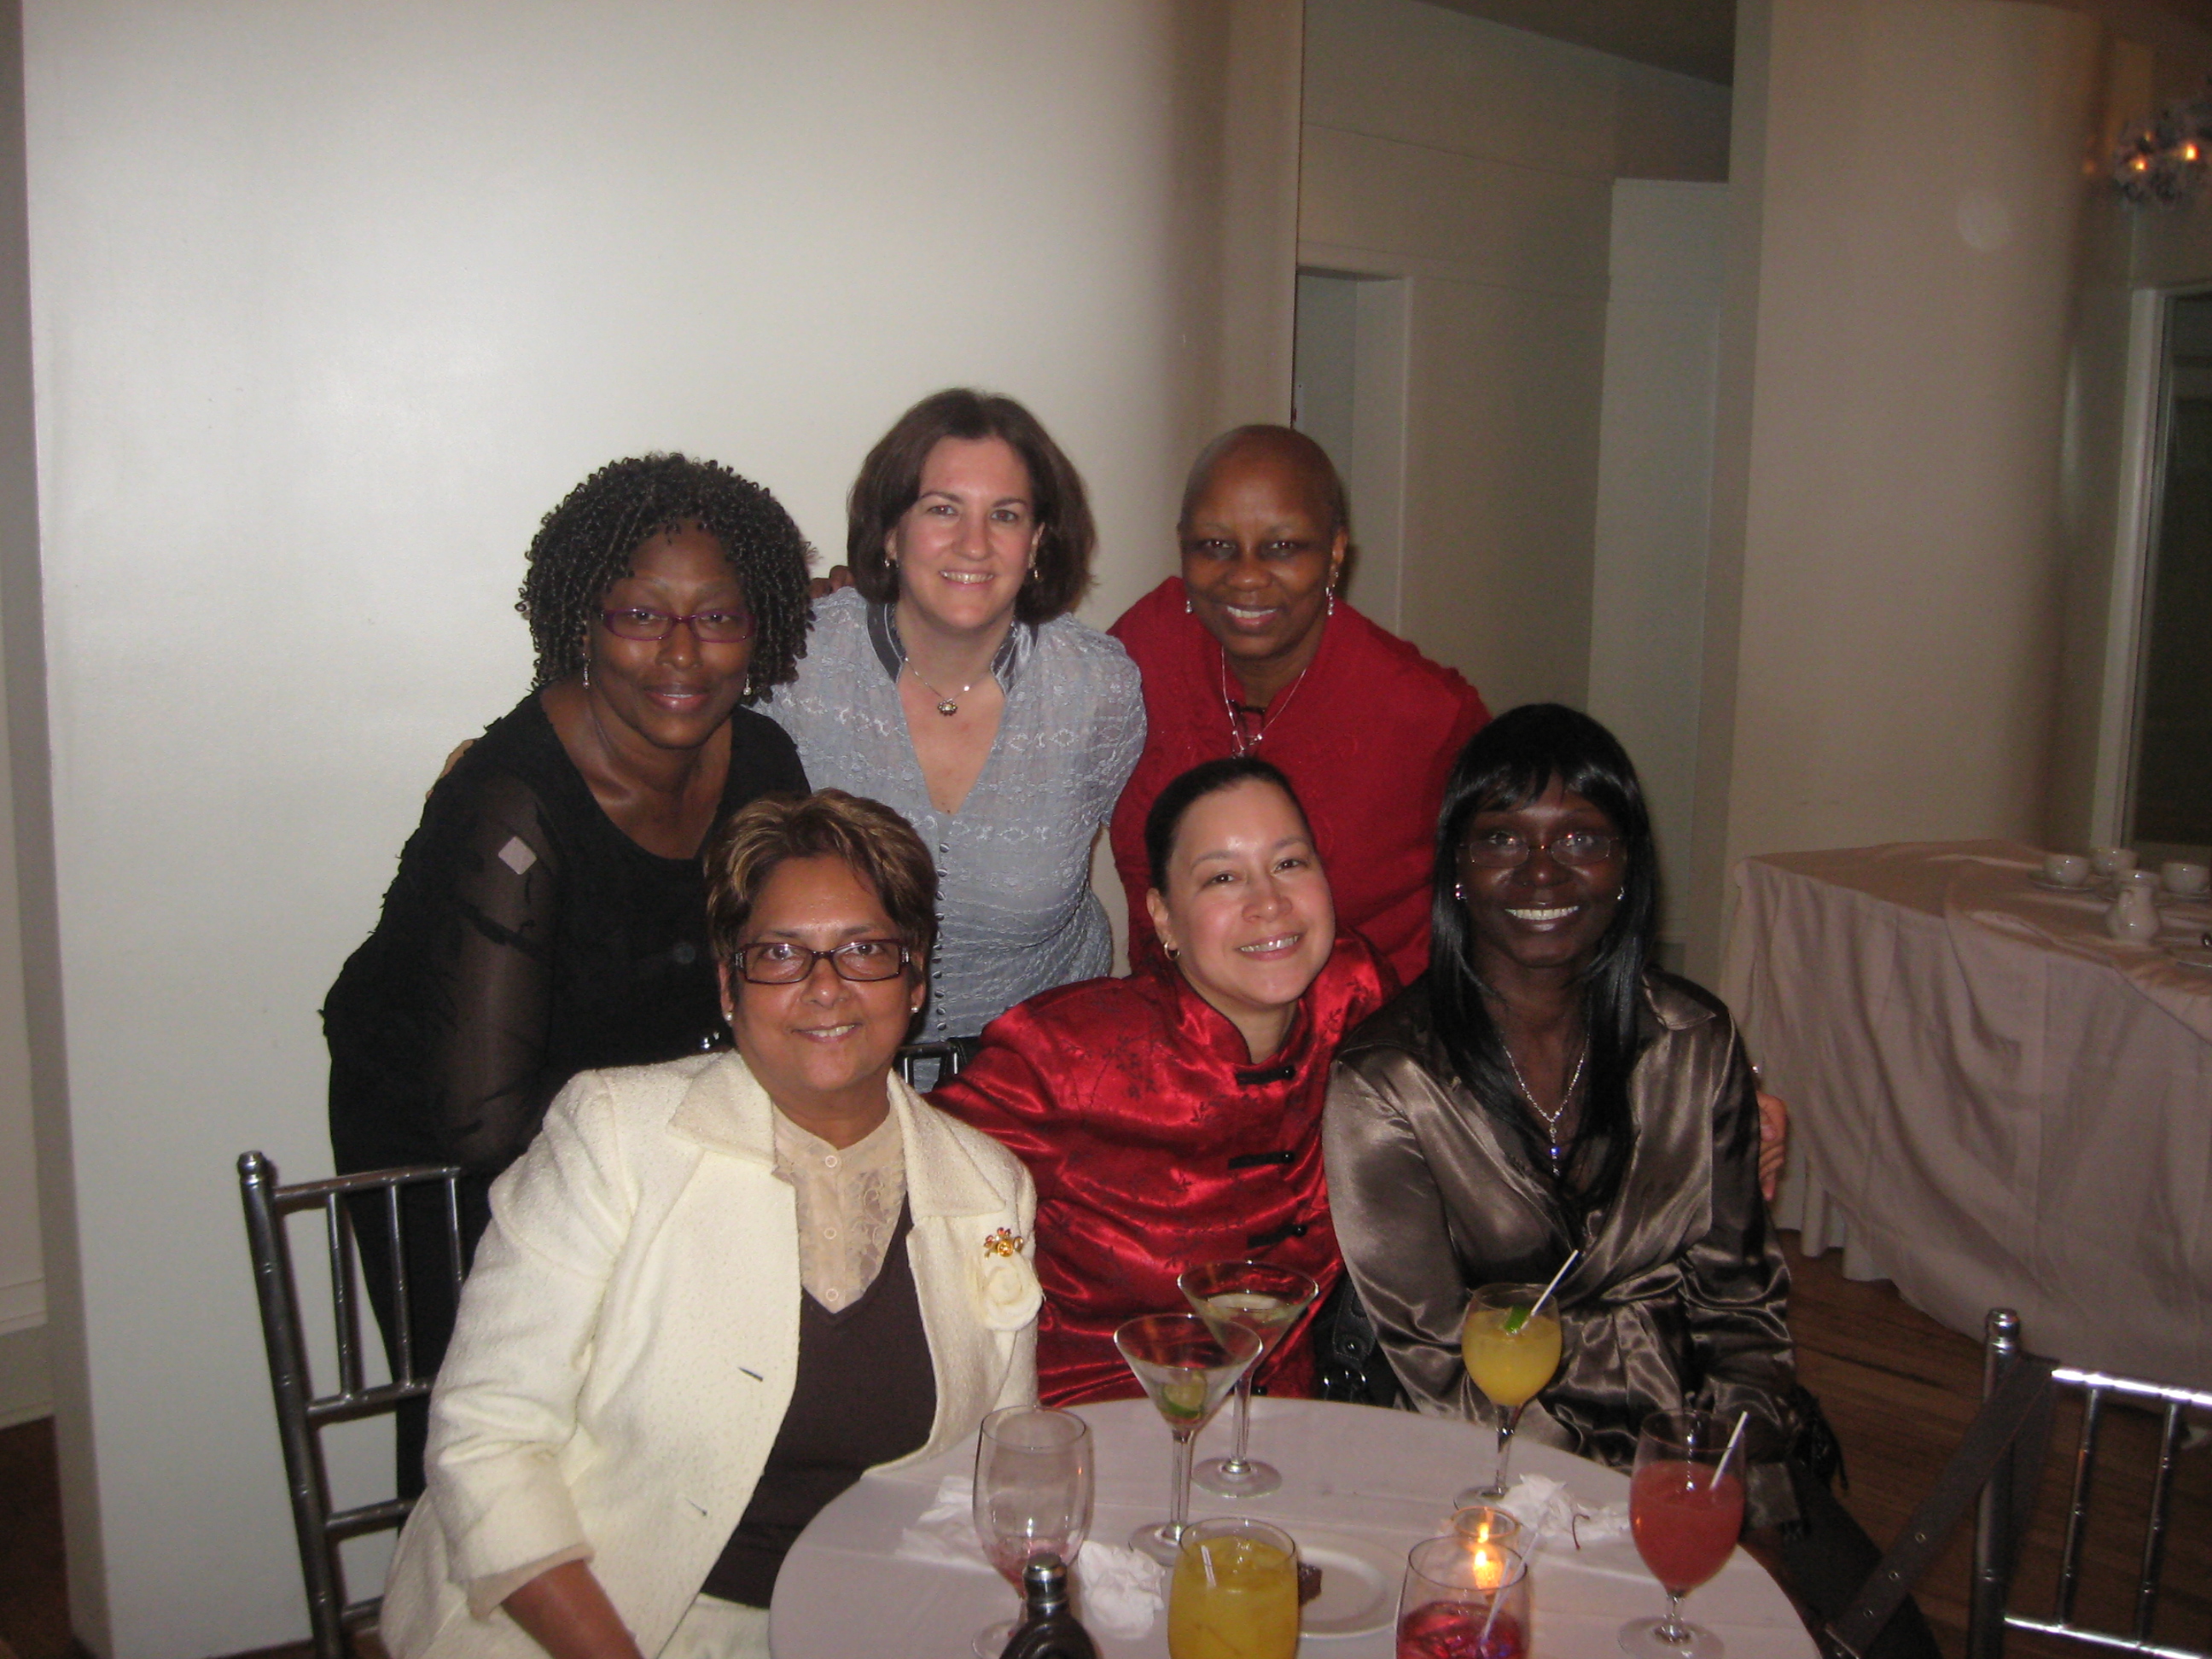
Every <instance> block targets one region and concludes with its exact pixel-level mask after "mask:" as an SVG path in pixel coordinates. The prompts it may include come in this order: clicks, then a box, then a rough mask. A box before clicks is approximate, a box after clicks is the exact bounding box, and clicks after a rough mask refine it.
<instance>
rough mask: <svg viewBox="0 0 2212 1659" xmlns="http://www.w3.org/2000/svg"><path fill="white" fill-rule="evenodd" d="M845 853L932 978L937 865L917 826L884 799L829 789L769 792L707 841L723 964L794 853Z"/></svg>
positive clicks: (712, 929)
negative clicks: (780, 867) (777, 871)
mask: <svg viewBox="0 0 2212 1659" xmlns="http://www.w3.org/2000/svg"><path fill="white" fill-rule="evenodd" d="M815 858H833V859H842V860H843V861H844V864H845V867H846V868H847V869H848V870H850V871H851V872H853V873H854V875H855V876H857V877H859V878H860V880H861V881H862V882H863V883H865V884H866V885H867V886H868V887H869V888H870V889H871V890H872V891H873V892H874V893H875V896H876V897H877V899H878V901H880V902H881V903H882V904H883V907H884V913H885V914H886V915H889V916H890V919H891V926H892V927H894V928H896V930H897V931H898V936H899V941H900V943H902V944H903V945H905V946H906V947H907V953H908V957H910V958H911V959H912V965H911V967H910V968H909V969H908V976H909V977H910V978H912V979H915V980H917V981H918V980H921V979H922V978H925V977H926V976H927V972H928V965H927V964H928V962H929V953H930V951H931V949H932V948H933V946H934V945H936V943H937V866H935V865H934V864H933V863H931V862H930V859H929V849H928V848H927V847H925V846H923V845H922V843H921V836H917V835H916V834H915V832H914V826H913V825H912V824H910V823H908V822H907V821H906V820H905V819H904V818H902V817H900V816H899V815H898V814H897V813H896V812H894V811H891V809H890V807H888V806H886V805H884V804H883V803H882V802H881V801H879V800H866V799H863V798H861V797H860V796H859V795H848V794H847V793H845V792H844V791H843V790H842V789H823V790H821V791H819V792H818V793H815V794H811V795H805V796H796V795H768V796H763V798H762V799H759V800H756V801H752V802H750V803H749V804H748V805H745V806H744V808H742V809H741V810H740V811H738V812H736V813H734V814H732V817H731V818H730V821H729V822H728V823H726V824H724V825H723V826H722V828H721V829H720V831H719V832H718V833H717V834H716V835H715V836H714V840H712V841H711V842H708V845H707V850H706V853H705V854H704V860H705V863H706V866H707V941H708V947H709V948H710V949H711V950H712V951H714V959H715V960H716V961H717V962H720V963H724V964H727V963H732V962H735V961H736V960H737V953H738V946H739V945H742V944H744V933H745V924H746V923H747V922H749V921H751V920H752V914H753V905H754V903H755V902H756V901H757V900H758V899H759V897H760V892H761V889H762V888H763V887H765V886H766V885H767V884H768V878H769V876H771V875H773V874H774V873H775V869H776V866H778V865H781V864H782V863H784V862H786V861H787V860H791V859H815Z"/></svg>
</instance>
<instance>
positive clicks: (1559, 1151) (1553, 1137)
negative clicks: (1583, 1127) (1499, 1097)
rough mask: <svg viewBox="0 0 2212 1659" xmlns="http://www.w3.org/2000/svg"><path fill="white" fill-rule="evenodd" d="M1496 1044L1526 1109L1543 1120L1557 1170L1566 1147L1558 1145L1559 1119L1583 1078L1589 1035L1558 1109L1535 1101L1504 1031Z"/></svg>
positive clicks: (1534, 1095)
mask: <svg viewBox="0 0 2212 1659" xmlns="http://www.w3.org/2000/svg"><path fill="white" fill-rule="evenodd" d="M1498 1047H1499V1048H1503V1049H1504V1050H1505V1063H1506V1064H1507V1065H1508V1066H1511V1067H1512V1068H1513V1080H1514V1081H1515V1082H1516V1083H1517V1084H1519V1085H1521V1097H1522V1099H1523V1100H1525V1101H1527V1102H1528V1109H1529V1110H1530V1111H1532V1112H1534V1113H1535V1115H1537V1116H1538V1117H1540V1118H1541V1119H1543V1120H1544V1135H1545V1138H1546V1139H1547V1140H1548V1141H1549V1142H1550V1143H1551V1155H1552V1173H1553V1175H1557V1174H1559V1160H1560V1159H1561V1158H1564V1157H1565V1156H1566V1148H1565V1147H1564V1146H1560V1145H1559V1120H1560V1119H1561V1118H1563V1117H1565V1115H1567V1103H1568V1102H1570V1101H1571V1100H1572V1099H1573V1098H1574V1097H1575V1089H1576V1086H1577V1085H1579V1084H1580V1083H1581V1082H1582V1080H1583V1061H1585V1060H1588V1059H1589V1035H1588V1034H1587V1033H1585V1034H1584V1035H1583V1051H1582V1053H1580V1054H1577V1055H1576V1056H1575V1074H1574V1075H1573V1076H1572V1077H1571V1078H1569V1079H1567V1091H1566V1092H1565V1094H1563V1095H1561V1096H1560V1097H1559V1109H1558V1110H1556V1111H1551V1112H1547V1111H1546V1110H1545V1109H1543V1108H1542V1107H1541V1106H1539V1105H1538V1104H1537V1103H1536V1091H1534V1089H1531V1088H1530V1087H1529V1086H1528V1079H1527V1078H1525V1077H1522V1075H1521V1062H1520V1061H1519V1060H1516V1059H1514V1058H1513V1045H1512V1044H1511V1043H1510V1042H1507V1041H1506V1040H1505V1033H1504V1032H1503V1031H1500V1032H1499V1033H1498Z"/></svg>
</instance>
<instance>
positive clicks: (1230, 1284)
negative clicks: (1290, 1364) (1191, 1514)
mask: <svg viewBox="0 0 2212 1659" xmlns="http://www.w3.org/2000/svg"><path fill="white" fill-rule="evenodd" d="M1176 1288H1177V1289H1179V1290H1180V1291H1182V1293H1183V1295H1184V1296H1185V1297H1188V1298H1189V1301H1190V1307H1191V1311H1192V1312H1193V1313H1195V1314H1196V1315H1197V1316H1199V1317H1200V1319H1203V1320H1204V1321H1205V1322H1206V1324H1207V1325H1208V1326H1209V1327H1210V1328H1212V1331H1213V1334H1215V1335H1216V1336H1218V1335H1220V1334H1221V1333H1222V1331H1223V1330H1224V1329H1225V1328H1229V1327H1231V1326H1236V1325H1241V1326H1243V1328H1245V1329H1246V1330H1248V1331H1249V1332H1251V1333H1252V1334H1253V1335H1255V1336H1256V1337H1258V1338H1259V1339H1260V1359H1265V1358H1267V1356H1268V1355H1269V1354H1270V1353H1272V1352H1274V1348H1275V1345H1276V1343H1278V1342H1279V1341H1280V1340H1282V1338H1283V1334H1284V1333H1285V1332H1286V1331H1288V1330H1289V1329H1290V1328H1291V1326H1293V1325H1295V1324H1297V1322H1298V1316H1300V1315H1301V1314H1303V1313H1304V1312H1305V1310H1307V1309H1308V1308H1309V1307H1310V1306H1312V1305H1313V1299H1314V1297H1316V1296H1317V1295H1319V1294H1320V1293H1321V1286H1320V1285H1316V1284H1315V1283H1314V1282H1313V1280H1311V1279H1308V1278H1307V1277H1306V1276H1305V1275H1304V1273H1298V1272H1297V1271H1296V1270H1295V1269H1292V1268H1290V1267H1276V1266H1275V1265H1274V1264H1273V1262H1268V1261H1209V1262H1206V1264H1205V1265H1204V1266H1202V1267H1187V1268H1185V1269H1184V1270H1183V1273H1182V1277H1181V1278H1180V1279H1176ZM1260 1359H1255V1360H1254V1361H1253V1362H1252V1364H1250V1366H1249V1367H1248V1368H1247V1369H1246V1370H1245V1372H1244V1374H1243V1376H1239V1377H1238V1378H1237V1449H1236V1451H1235V1452H1234V1453H1233V1454H1232V1455H1230V1456H1227V1457H1212V1458H1208V1459H1207V1460H1206V1462H1203V1463H1201V1464H1200V1465H1199V1466H1198V1469H1197V1471H1196V1479H1197V1481H1198V1484H1199V1485H1200V1486H1203V1487H1205V1488H1206V1491H1208V1492H1218V1493H1219V1494H1220V1495H1221V1496H1222V1497H1224V1498H1257V1497H1259V1496H1260V1495H1261V1493H1263V1492H1273V1491H1274V1490H1275V1488H1276V1487H1278V1486H1281V1485H1282V1484H1283V1476H1282V1473H1281V1471H1280V1470H1279V1469H1277V1468H1275V1467H1274V1465H1273V1464H1272V1463H1262V1462H1259V1461H1257V1460H1256V1459H1255V1458H1253V1457H1251V1456H1249V1455H1248V1454H1249V1452H1250V1450H1251V1447H1252V1373H1253V1372H1254V1371H1256V1370H1259V1369H1260Z"/></svg>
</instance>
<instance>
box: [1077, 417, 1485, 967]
mask: <svg viewBox="0 0 2212 1659" xmlns="http://www.w3.org/2000/svg"><path fill="white" fill-rule="evenodd" d="M1177 529H1178V534H1179V538H1180V539H1181V542H1182V574H1181V575H1180V576H1170V578H1169V579H1168V580H1166V581H1164V582H1163V583H1161V584H1160V586H1158V587H1157V588H1155V589H1153V590H1152V592H1150V593H1148V594H1146V596H1145V597H1144V598H1143V599H1139V600H1138V601H1137V603H1136V604H1135V605H1132V606H1131V607H1130V608H1129V610H1128V611H1127V613H1126V614H1124V615H1123V617H1121V620H1120V621H1119V622H1117V623H1115V624H1114V626H1113V629H1111V632H1112V633H1113V635H1114V636H1115V638H1116V639H1118V640H1120V641H1121V643H1122V645H1123V646H1125V647H1127V650H1128V653H1129V655H1130V657H1131V659H1133V660H1134V661H1135V663H1136V665H1137V666H1138V668H1139V670H1140V671H1142V672H1143V675H1144V681H1145V720H1146V737H1145V749H1144V753H1143V754H1142V756H1140V757H1139V759H1138V762H1137V769H1136V771H1135V772H1134V774H1133V775H1131V777H1130V779H1129V782H1128V785H1127V787H1126V788H1124V789H1123V790H1122V792H1121V801H1120V803H1119V805H1116V806H1115V809H1114V818H1113V824H1112V832H1111V833H1112V836H1113V843H1114V862H1115V866H1116V867H1117V868H1118V869H1119V870H1120V872H1121V884H1122V886H1123V888H1124V889H1125V890H1127V895H1128V900H1129V939H1130V947H1131V954H1132V957H1133V959H1136V960H1142V959H1143V957H1144V956H1145V955H1146V953H1147V952H1148V951H1149V948H1150V939H1151V933H1152V928H1151V922H1150V918H1149V917H1148V916H1147V915H1146V905H1145V894H1146V890H1147V886H1148V884H1149V879H1150V872H1149V870H1148V869H1147V867H1146V855H1145V846H1144V825H1145V818H1146V814H1147V813H1148V812H1149V811H1151V810H1152V801H1153V799H1154V798H1155V797H1157V796H1158V794H1159V793H1160V791H1161V789H1162V788H1163V787H1165V785H1166V784H1167V782H1168V781H1169V780H1170V778H1173V777H1175V776H1176V775H1178V774H1180V773H1182V772H1183V771H1186V770H1188V769H1189V768H1191V767H1193V766H1195V765H1196V764H1198V763H1200V761H1205V760H1212V759H1215V758H1217V757H1222V756H1228V755H1258V756H1261V757H1264V758H1266V759H1267V760H1269V761H1272V762H1273V763H1275V765H1277V766H1278V767H1279V768H1281V769H1282V770H1283V772H1284V773H1285V775H1287V776H1288V777H1289V778H1290V780H1291V782H1292V783H1294V784H1296V785H1297V789H1298V793H1299V794H1300V796H1301V797H1302V798H1303V799H1304V801H1305V803H1306V806H1307V809H1308V811H1309V813H1310V817H1311V818H1312V822H1313V832H1314V841H1315V845H1316V848H1317V849H1318V850H1319V852H1320V854H1321V856H1322V858H1323V859H1324V860H1326V861H1327V862H1328V867H1329V872H1330V876H1331V879H1332V880H1333V882H1334V886H1335V890H1336V913H1337V919H1338V921H1340V922H1341V923H1342V925H1343V926H1345V927H1347V928H1353V929H1357V930H1358V932H1359V933H1363V934H1364V935H1365V936H1366V938H1367V939H1368V942H1369V943H1370V944H1371V945H1374V947H1375V948H1376V950H1377V951H1380V952H1381V953H1382V954H1383V956H1384V957H1388V958H1389V962H1390V964H1391V966H1392V967H1393V968H1394V969H1396V971H1397V974H1398V976H1399V977H1400V978H1401V979H1405V980H1410V979H1412V978H1413V976H1414V975H1417V974H1419V972H1420V971H1421V970H1422V969H1424V968H1425V967H1426V966H1427V965H1428V954H1429V920H1428V907H1429V898H1428V894H1429V870H1430V866H1431V864H1432V862H1433V861H1434V857H1435V853H1434V849H1433V848H1431V845H1430V842H1431V839H1432V838H1433V836H1434V834H1435V829H1436V822H1437V808H1438V807H1439V806H1440V805H1442V804H1443V789H1444V779H1445V778H1446V777H1447V776H1448V775H1449V774H1450V772H1451V768H1452V763H1453V762H1454V761H1455V760H1456V759H1457V758H1458V757H1459V751H1460V750H1462V749H1463V748H1465V747H1466V746H1467V740H1468V738H1471V737H1472V736H1474V733H1475V732H1477V731H1479V730H1480V729H1481V727H1482V726H1483V724H1484V722H1485V721H1486V720H1488V719H1489V714H1488V713H1487V711H1486V710H1485V708H1483V706H1482V699H1481V697H1480V696H1478V695H1477V694H1476V692H1475V689H1474V687H1473V686H1471V685H1469V684H1468V683H1467V682H1466V681H1465V680H1464V679H1462V678H1461V677H1460V676H1459V675H1458V673H1456V672H1455V671H1453V670H1451V669H1449V668H1446V667H1444V666H1443V665H1442V664H1440V663H1435V662H1431V661H1430V660H1429V659H1427V658H1426V657H1425V656H1423V655H1422V654H1421V653H1420V652H1419V651H1418V650H1417V649H1415V648H1414V647H1413V646H1411V645H1409V644H1407V642H1406V641H1403V640H1401V639H1400V638H1398V637H1397V636H1396V635H1394V634H1389V633H1386V632H1385V631H1384V630H1383V629H1380V628H1378V627H1376V625H1375V624H1374V623H1371V622H1370V621H1369V620H1368V619H1367V618H1366V617H1363V616H1361V615H1360V614H1359V612H1358V611H1355V610H1354V609H1352V605H1350V604H1349V603H1348V602H1346V600H1345V599H1343V598H1342V597H1341V596H1340V595H1339V594H1338V592H1337V591H1336V590H1337V588H1338V586H1339V585H1340V581H1341V580H1342V577H1343V574H1344V561H1345V555H1346V549H1347V547H1348V544H1349V536H1350V526H1349V522H1348V518H1347V514H1346V505H1345V497H1344V485H1343V483H1342V482H1341V481H1340V479H1339V478H1338V477H1337V475H1336V469H1335V467H1334V466H1333V465H1330V464H1329V459H1328V455H1327V454H1326V453H1323V452H1322V447H1321V446H1320V445H1318V444H1316V442H1314V441H1313V440H1312V439H1311V438H1309V437H1307V436H1306V435H1304V433H1302V432H1297V431H1293V430H1292V429H1291V428H1289V427H1281V426H1246V427H1239V428H1237V429H1236V430H1235V431H1233V432H1231V433H1228V434H1225V435H1223V436H1222V437H1219V438H1217V439H1216V440H1215V441H1213V442H1212V444H1210V445H1208V446H1207V447H1206V452H1205V453H1203V454H1201V455H1200V457H1199V458H1198V461H1197V464H1196V465H1194V466H1193V467H1192V469H1191V473H1190V481H1189V483H1188V485H1187V486H1186V487H1185V489H1184V491H1183V506H1182V521H1181V523H1180V524H1179V526H1177Z"/></svg>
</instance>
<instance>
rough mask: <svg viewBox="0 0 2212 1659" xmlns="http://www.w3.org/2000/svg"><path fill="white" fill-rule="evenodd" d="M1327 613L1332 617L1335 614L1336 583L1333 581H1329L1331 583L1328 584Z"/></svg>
mask: <svg viewBox="0 0 2212 1659" xmlns="http://www.w3.org/2000/svg"><path fill="white" fill-rule="evenodd" d="M1328 614H1329V615H1330V616H1332V617H1334V615H1335V614H1336V584H1335V583H1334V582H1331V583H1330V584H1329V585H1328Z"/></svg>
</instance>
